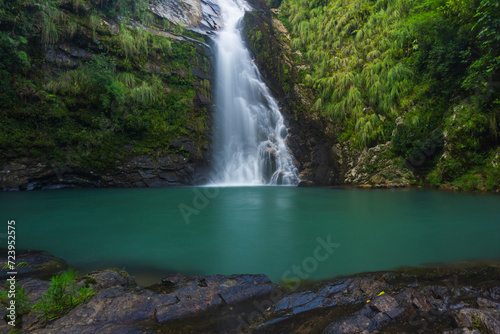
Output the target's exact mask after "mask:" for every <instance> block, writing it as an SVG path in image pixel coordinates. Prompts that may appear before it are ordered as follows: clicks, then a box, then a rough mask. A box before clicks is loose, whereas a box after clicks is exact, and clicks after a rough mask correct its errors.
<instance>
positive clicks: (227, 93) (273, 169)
mask: <svg viewBox="0 0 500 334" xmlns="http://www.w3.org/2000/svg"><path fill="white" fill-rule="evenodd" d="M218 3H219V4H220V8H221V12H222V20H223V27H222V29H221V31H220V32H219V33H218V34H217V36H216V38H215V44H216V47H217V54H216V57H217V58H216V59H217V65H216V68H217V69H216V71H217V72H216V99H215V101H216V128H215V143H214V156H213V161H214V164H213V165H214V177H213V180H212V181H213V182H214V183H216V184H220V185H258V184H288V185H293V184H297V183H298V182H299V177H298V176H297V168H296V167H295V166H294V164H293V161H292V157H291V155H290V153H289V152H288V149H287V146H286V143H285V138H286V136H287V129H286V127H285V125H284V122H283V116H282V115H281V113H280V111H279V108H278V105H277V103H276V101H275V100H274V98H273V97H272V96H271V93H270V91H269V89H268V87H267V86H266V85H265V84H264V82H263V81H262V79H261V77H260V74H259V71H258V69H257V67H256V66H255V64H254V63H253V61H252V59H251V57H250V53H249V51H248V49H247V48H246V47H245V45H244V43H243V39H242V36H241V32H240V30H239V26H240V21H241V19H242V17H243V15H244V14H245V10H249V9H250V7H249V6H248V5H247V4H246V2H244V1H242V0H219V1H218Z"/></svg>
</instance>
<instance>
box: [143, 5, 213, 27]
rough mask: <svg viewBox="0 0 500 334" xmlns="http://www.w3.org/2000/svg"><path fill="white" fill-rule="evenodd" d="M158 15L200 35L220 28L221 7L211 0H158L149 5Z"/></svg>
mask: <svg viewBox="0 0 500 334" xmlns="http://www.w3.org/2000/svg"><path fill="white" fill-rule="evenodd" d="M149 10H150V11H151V12H153V13H155V14H156V15H158V16H160V17H162V18H164V19H167V20H169V21H170V22H172V23H173V24H179V25H181V26H183V27H185V28H190V29H193V30H195V31H198V32H200V33H210V32H213V31H214V30H217V29H218V27H219V26H220V9H219V6H218V5H217V4H216V3H215V2H213V1H211V0H157V1H154V2H153V3H151V4H150V5H149Z"/></svg>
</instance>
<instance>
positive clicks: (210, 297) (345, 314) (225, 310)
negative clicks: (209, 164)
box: [0, 251, 500, 334]
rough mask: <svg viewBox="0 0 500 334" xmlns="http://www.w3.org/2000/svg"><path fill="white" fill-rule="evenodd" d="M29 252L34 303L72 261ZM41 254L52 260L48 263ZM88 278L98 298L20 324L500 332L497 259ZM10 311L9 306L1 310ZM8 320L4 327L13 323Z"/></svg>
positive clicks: (103, 328)
mask: <svg viewBox="0 0 500 334" xmlns="http://www.w3.org/2000/svg"><path fill="white" fill-rule="evenodd" d="M31 254H34V256H35V258H34V261H33V262H30V258H29V257H30V256H31V255H30V253H29V252H28V255H26V254H24V255H23V256H24V260H25V261H26V260H27V261H26V262H28V264H29V266H28V267H27V268H25V269H23V270H24V278H23V277H20V278H19V283H20V284H21V285H22V286H23V287H24V288H25V290H26V292H27V294H28V299H29V301H30V302H32V303H34V302H36V301H37V300H38V299H40V298H41V296H42V295H43V294H45V293H46V292H47V290H48V288H49V282H48V281H46V280H43V279H41V278H40V277H43V276H44V275H45V276H46V277H47V274H51V273H54V272H55V271H56V270H60V269H61V268H62V267H63V265H64V261H61V260H55V259H57V258H54V257H51V256H50V255H49V254H48V253H40V252H35V251H31ZM43 257H45V258H46V259H47V263H48V264H50V265H46V266H44V265H43V263H41V262H42V261H43ZM35 260H36V261H35ZM3 262H5V259H2V260H0V264H2V263H3ZM30 263H34V264H33V265H31V264H30ZM54 264H57V265H54ZM30 267H36V268H35V269H33V268H31V269H30ZM44 268H46V269H47V270H46V271H44ZM32 269H33V270H32ZM30 270H31V271H30ZM29 275H31V276H29ZM3 282H5V281H3ZM89 283H90V284H91V285H92V286H93V289H94V291H95V292H96V295H95V296H94V297H92V298H91V299H90V300H88V301H87V302H85V303H84V304H82V305H79V306H77V307H76V308H74V309H72V310H71V311H69V312H68V313H67V314H66V315H64V316H63V317H61V318H59V319H56V320H53V321H50V322H48V323H44V322H43V321H42V320H41V318H40V316H39V315H37V314H36V313H35V312H31V313H29V314H26V315H24V316H22V329H20V331H19V332H21V333H40V334H42V333H43V334H45V333H72V334H73V333H103V334H106V333H113V334H116V333H332V334H333V333H446V334H461V333H463V334H465V333H474V334H479V333H500V269H499V268H494V267H490V266H482V267H475V268H468V269H411V270H402V271H394V272H393V271H390V272H377V273H364V274H359V275H354V276H350V277H344V278H337V279H332V280H328V281H324V282H320V283H316V284H313V283H311V282H308V283H305V282H295V281H294V282H286V284H285V285H286V286H279V285H277V284H274V283H273V282H271V281H270V280H269V279H268V278H267V277H266V276H264V275H231V276H222V275H214V276H204V277H196V276H191V277H189V276H184V275H181V274H174V275H170V276H168V277H165V278H164V279H163V280H162V281H161V282H159V283H158V284H155V285H153V286H150V287H142V286H138V285H137V284H136V282H135V281H134V279H133V277H131V276H130V275H129V274H128V273H126V272H124V271H120V270H117V269H106V270H101V271H96V272H92V273H88V274H87V275H85V276H83V277H82V278H81V281H80V282H79V283H78V284H79V285H83V284H89ZM1 289H2V290H5V289H6V285H5V284H4V286H3V287H2V288H1ZM5 313H6V311H5V308H4V307H2V309H1V310H0V317H2V318H3V317H4V315H5ZM0 323H1V324H0V332H3V333H9V332H10V331H11V330H12V327H10V326H8V325H7V323H6V322H5V321H4V320H0Z"/></svg>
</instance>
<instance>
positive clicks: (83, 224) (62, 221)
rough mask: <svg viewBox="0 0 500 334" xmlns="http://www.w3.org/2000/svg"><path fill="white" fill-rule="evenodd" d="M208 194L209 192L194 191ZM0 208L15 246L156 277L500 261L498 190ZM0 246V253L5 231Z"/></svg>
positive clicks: (254, 193) (269, 194) (264, 192)
mask: <svg viewBox="0 0 500 334" xmlns="http://www.w3.org/2000/svg"><path fill="white" fill-rule="evenodd" d="M205 192H206V194H207V195H208V197H207V196H205V195H203V196H200V195H199V194H204V193H205ZM197 194H198V195H197ZM209 197H210V198H209ZM200 198H201V199H200ZM193 201H195V203H193ZM180 208H181V209H182V210H183V211H182V212H184V216H183V213H182V212H181V210H180ZM0 212H1V218H2V221H4V222H5V224H4V225H3V226H4V229H5V232H4V231H1V230H0V233H6V231H7V220H9V219H15V220H16V223H17V224H16V227H17V246H18V247H20V248H25V249H43V250H46V251H49V252H51V253H53V254H54V255H56V256H59V257H62V258H64V259H65V260H67V261H68V263H70V264H71V265H74V266H76V267H78V268H80V269H81V270H82V271H88V270H92V269H98V268H104V267H109V266H113V267H118V268H121V269H126V270H127V271H129V272H131V273H132V274H135V275H138V276H145V275H146V276H148V277H149V279H152V280H157V279H159V278H161V277H162V276H165V275H166V274H168V273H172V272H181V273H186V274H196V275H209V274H233V273H264V274H266V275H268V276H269V277H270V278H271V279H272V280H275V281H279V280H280V279H282V278H283V277H286V278H293V277H294V276H297V275H298V274H294V273H291V272H292V271H293V269H294V268H295V269H296V268H297V267H298V268H299V270H300V273H301V275H302V276H303V277H302V278H311V279H322V278H328V277H333V276H336V275H344V274H351V273H356V272H362V271H373V270H386V269H393V268H397V267H400V266H415V265H422V264H429V263H436V262H453V261H469V260H498V259H500V197H499V196H496V195H474V194H457V193H448V192H437V191H421V190H355V189H327V188H313V189H310V188H307V189H304V188H295V187H241V188H238V187H234V188H168V189H92V190H87V189H80V190H57V191H32V192H17V193H0ZM189 213H191V214H189ZM328 236H330V240H331V242H332V243H335V244H336V245H335V246H330V249H329V251H330V252H331V254H330V253H327V251H326V250H325V249H323V248H321V243H320V242H318V238H322V240H324V241H325V242H326V241H327V239H328ZM0 240H1V241H2V243H1V244H0V246H2V247H5V246H4V245H5V244H6V239H5V235H3V237H2V239H0ZM318 247H320V249H318Z"/></svg>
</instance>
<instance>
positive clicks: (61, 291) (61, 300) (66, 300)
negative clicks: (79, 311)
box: [33, 269, 96, 321]
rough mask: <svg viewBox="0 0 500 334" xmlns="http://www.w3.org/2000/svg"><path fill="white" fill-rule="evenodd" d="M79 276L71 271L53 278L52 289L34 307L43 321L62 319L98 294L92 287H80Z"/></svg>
mask: <svg viewBox="0 0 500 334" xmlns="http://www.w3.org/2000/svg"><path fill="white" fill-rule="evenodd" d="M77 278H78V275H77V274H76V272H74V271H73V270H71V269H68V270H67V271H66V272H64V273H61V274H59V275H57V276H54V277H52V278H51V280H50V281H51V282H50V287H49V290H48V291H47V293H46V294H44V295H43V296H42V298H41V299H40V301H39V302H38V303H36V304H35V305H34V306H33V310H34V311H35V312H37V313H39V314H40V315H41V317H42V319H43V320H45V321H51V320H54V319H57V318H60V317H62V316H63V315H65V314H66V313H68V312H69V311H70V310H72V309H73V308H75V307H76V306H78V305H80V304H82V303H84V302H85V301H87V300H89V299H90V298H91V297H92V296H94V295H95V294H96V293H95V291H94V290H93V289H92V287H87V286H82V287H78V286H77V284H76V280H77Z"/></svg>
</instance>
